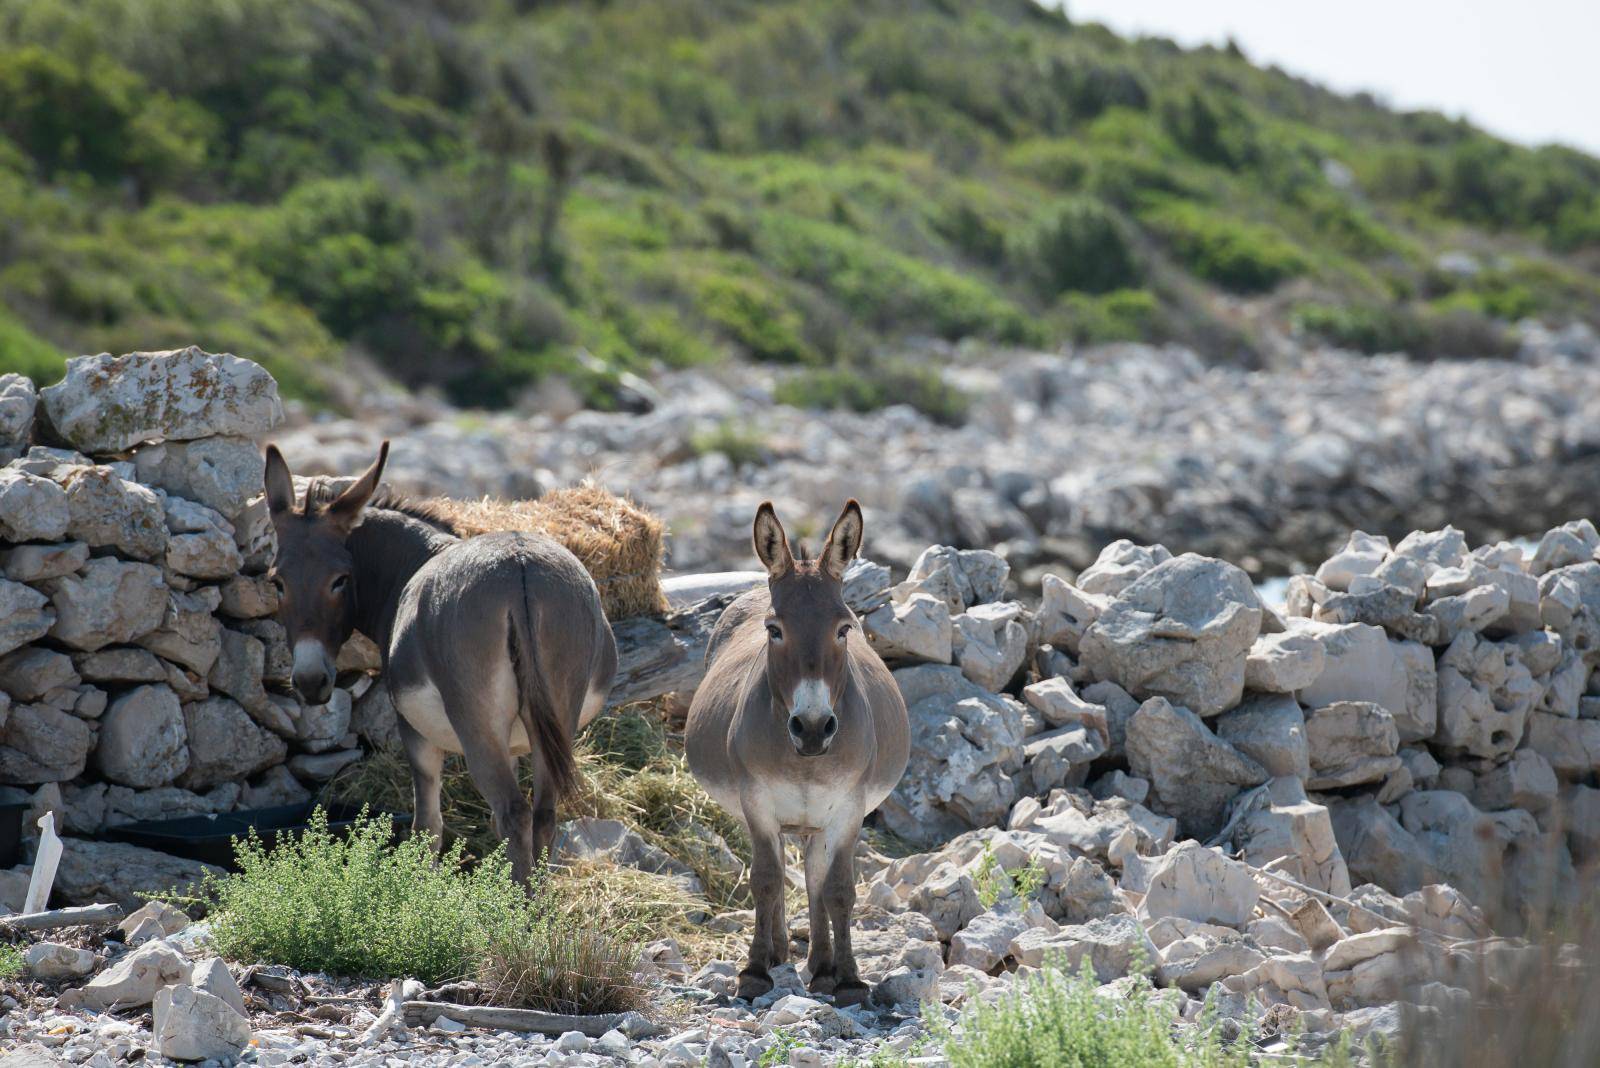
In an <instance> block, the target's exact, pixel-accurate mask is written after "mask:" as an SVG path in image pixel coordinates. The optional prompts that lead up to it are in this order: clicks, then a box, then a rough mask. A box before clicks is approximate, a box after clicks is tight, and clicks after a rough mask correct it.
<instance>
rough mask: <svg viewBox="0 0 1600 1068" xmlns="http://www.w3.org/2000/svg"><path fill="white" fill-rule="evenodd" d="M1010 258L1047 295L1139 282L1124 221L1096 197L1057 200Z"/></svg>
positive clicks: (1016, 243) (1123, 286)
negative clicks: (1092, 198)
mask: <svg viewBox="0 0 1600 1068" xmlns="http://www.w3.org/2000/svg"><path fill="white" fill-rule="evenodd" d="M1011 258H1012V262H1013V263H1014V264H1015V265H1016V266H1017V267H1018V269H1020V270H1021V271H1022V273H1023V274H1024V275H1026V276H1027V278H1028V280H1029V282H1030V283H1031V284H1032V285H1033V288H1034V291H1035V292H1037V293H1038V294H1039V295H1040V296H1042V297H1044V298H1046V299H1051V298H1054V297H1055V296H1057V295H1058V294H1060V293H1063V292H1066V291H1069V290H1076V291H1081V292H1086V293H1106V292H1109V291H1111V290H1113V289H1128V288H1131V287H1134V286H1137V285H1138V284H1139V277H1140V272H1139V264H1138V261H1137V259H1136V258H1135V257H1134V254H1133V249H1132V247H1131V246H1130V245H1129V244H1128V238H1127V235H1126V234H1125V233H1124V231H1123V224H1122V221H1121V220H1120V219H1118V218H1117V216H1116V215H1115V214H1114V213H1113V212H1112V211H1111V210H1110V209H1108V208H1107V207H1106V206H1105V205H1103V204H1101V203H1099V202H1098V201H1094V200H1088V199H1073V200H1068V201H1065V202H1063V203H1061V204H1058V205H1057V206H1056V207H1055V208H1054V209H1052V210H1051V211H1049V212H1048V213H1046V214H1045V215H1044V216H1043V217H1042V218H1040V219H1039V220H1037V221H1036V222H1035V223H1034V224H1033V225H1032V226H1030V227H1028V228H1027V229H1026V230H1024V231H1023V232H1022V233H1021V234H1019V235H1017V237H1016V239H1015V241H1014V244H1013V249H1012V255H1011Z"/></svg>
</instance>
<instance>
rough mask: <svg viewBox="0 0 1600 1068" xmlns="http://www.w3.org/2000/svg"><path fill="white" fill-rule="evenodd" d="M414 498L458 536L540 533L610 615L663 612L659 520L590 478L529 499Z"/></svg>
mask: <svg viewBox="0 0 1600 1068" xmlns="http://www.w3.org/2000/svg"><path fill="white" fill-rule="evenodd" d="M419 503H422V504H425V505H426V506H427V507H429V508H430V509H432V510H435V511H437V512H439V513H441V514H443V515H445V516H447V517H448V518H449V519H450V522H451V523H452V524H453V525H454V526H455V527H456V528H457V529H458V530H460V531H461V533H462V534H463V535H472V534H487V533H490V532H492V531H500V530H524V531H538V532H540V533H543V534H548V535H549V536H550V537H552V538H554V539H555V540H556V541H558V542H560V543H561V544H562V545H565V546H566V547H567V548H568V549H569V550H571V552H572V555H574V556H576V557H577V558H578V559H579V561H581V562H582V563H583V566H584V568H585V569H586V570H587V571H588V572H589V574H590V575H591V576H592V577H593V578H594V581H595V585H597V586H599V587H600V599H601V600H602V602H604V604H605V609H606V615H607V617H609V618H610V619H612V620H619V619H628V618H630V617H632V616H641V615H650V614H652V613H655V612H662V611H665V610H666V598H665V597H664V596H663V594H662V592H661V552H662V541H661V539H662V523H661V520H659V519H657V518H656V517H655V516H653V515H651V514H650V513H649V512H647V511H645V510H644V509H643V508H640V507H639V506H638V505H637V504H634V503H633V502H632V501H630V500H627V499H626V498H623V497H618V496H616V495H614V494H612V493H609V492H607V491H606V490H604V489H602V488H601V487H600V486H598V485H596V484H594V483H592V482H585V483H583V484H582V485H578V486H573V487H570V488H568V489H557V490H551V491H550V492H549V493H546V494H545V495H544V496H543V497H540V498H539V499H537V500H532V501H504V500H498V499H496V498H493V497H484V498H483V499H482V500H477V501H458V500H453V499H451V498H448V497H435V498H431V499H428V500H426V501H422V502H419Z"/></svg>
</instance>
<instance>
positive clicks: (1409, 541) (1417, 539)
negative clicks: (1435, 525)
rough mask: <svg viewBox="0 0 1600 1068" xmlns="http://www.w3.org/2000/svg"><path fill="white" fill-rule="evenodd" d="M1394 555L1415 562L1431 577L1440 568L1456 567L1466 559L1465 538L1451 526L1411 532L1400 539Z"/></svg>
mask: <svg viewBox="0 0 1600 1068" xmlns="http://www.w3.org/2000/svg"><path fill="white" fill-rule="evenodd" d="M1394 555H1396V556H1403V557H1409V558H1410V559H1412V560H1415V561H1417V562H1418V563H1420V564H1421V565H1422V566H1423V568H1424V570H1425V571H1426V572H1427V574H1429V575H1431V574H1433V573H1434V572H1435V571H1437V570H1438V569H1439V568H1441V567H1456V566H1458V565H1459V564H1460V563H1461V562H1462V561H1463V560H1465V559H1466V558H1467V537H1466V535H1465V534H1463V533H1461V531H1459V530H1457V529H1456V528H1455V527H1452V526H1446V527H1444V528H1443V529H1442V530H1413V531H1412V532H1411V533H1410V534H1407V535H1406V536H1405V537H1404V538H1402V539H1400V544H1399V545H1396V546H1395V547H1394Z"/></svg>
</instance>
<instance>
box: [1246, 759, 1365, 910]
mask: <svg viewBox="0 0 1600 1068" xmlns="http://www.w3.org/2000/svg"><path fill="white" fill-rule="evenodd" d="M1228 822H1229V825H1230V827H1231V831H1230V832H1229V840H1230V841H1231V842H1232V843H1233V845H1234V848H1235V849H1236V850H1237V851H1238V856H1239V858H1240V859H1241V860H1243V861H1244V862H1246V863H1247V864H1249V865H1250V866H1251V867H1253V868H1265V867H1267V866H1268V864H1269V863H1272V864H1273V867H1274V868H1276V870H1278V871H1281V872H1282V873H1283V874H1285V875H1287V876H1289V877H1290V878H1291V879H1296V880H1298V881H1299V882H1301V883H1304V884H1305V885H1307V886H1310V887H1314V888H1316V889H1318V890H1322V891H1325V892H1327V893H1330V894H1337V895H1339V896H1341V897H1342V896H1344V895H1346V894H1348V893H1349V892H1350V871H1349V868H1348V867H1346V865H1345V861H1344V856H1343V855H1342V854H1341V853H1340V852H1339V843H1338V839H1337V837H1336V836H1335V834H1334V831H1333V818H1332V816H1331V814H1330V813H1329V812H1328V810H1327V809H1326V808H1324V807H1323V806H1322V805H1318V804H1315V803H1313V802H1312V801H1310V800H1309V799H1308V798H1307V797H1306V792H1305V787H1304V786H1303V785H1302V782H1301V780H1299V779H1296V778H1290V777H1288V776H1283V777H1280V778H1276V779H1273V780H1272V781H1271V782H1270V783H1268V784H1267V785H1266V786H1264V787H1262V788H1261V789H1260V790H1252V791H1251V792H1250V793H1248V794H1244V795H1241V796H1240V799H1239V801H1238V802H1236V803H1235V807H1234V810H1233V812H1232V813H1231V814H1230V816H1229V820H1228ZM1273 862H1276V863H1273Z"/></svg>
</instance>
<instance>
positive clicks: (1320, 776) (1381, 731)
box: [1306, 701, 1401, 790]
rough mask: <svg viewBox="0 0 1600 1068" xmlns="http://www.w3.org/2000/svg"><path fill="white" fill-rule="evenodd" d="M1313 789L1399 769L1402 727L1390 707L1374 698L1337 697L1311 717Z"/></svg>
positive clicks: (1309, 782) (1366, 779)
mask: <svg viewBox="0 0 1600 1068" xmlns="http://www.w3.org/2000/svg"><path fill="white" fill-rule="evenodd" d="M1306 740H1307V743H1308V745H1309V747H1310V751H1311V777H1310V779H1308V780H1307V781H1306V786H1307V788H1309V789H1312V790H1332V789H1337V788H1339V787H1343V786H1355V785H1357V784H1358V783H1364V782H1377V781H1380V780H1382V779H1383V778H1384V777H1385V776H1387V775H1389V774H1391V773H1392V772H1394V771H1396V770H1398V769H1399V768H1400V766H1401V763H1400V757H1399V752H1400V732H1399V730H1398V729H1397V728H1396V727H1395V724H1394V717H1393V716H1392V715H1390V714H1389V711H1388V709H1386V708H1384V707H1383V706H1381V705H1375V704H1373V703H1372V702H1370V701H1337V702H1334V703H1333V704H1328V705H1323V706H1322V707H1320V708H1315V709H1312V710H1311V712H1310V713H1309V714H1308V715H1307V716H1306Z"/></svg>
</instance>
